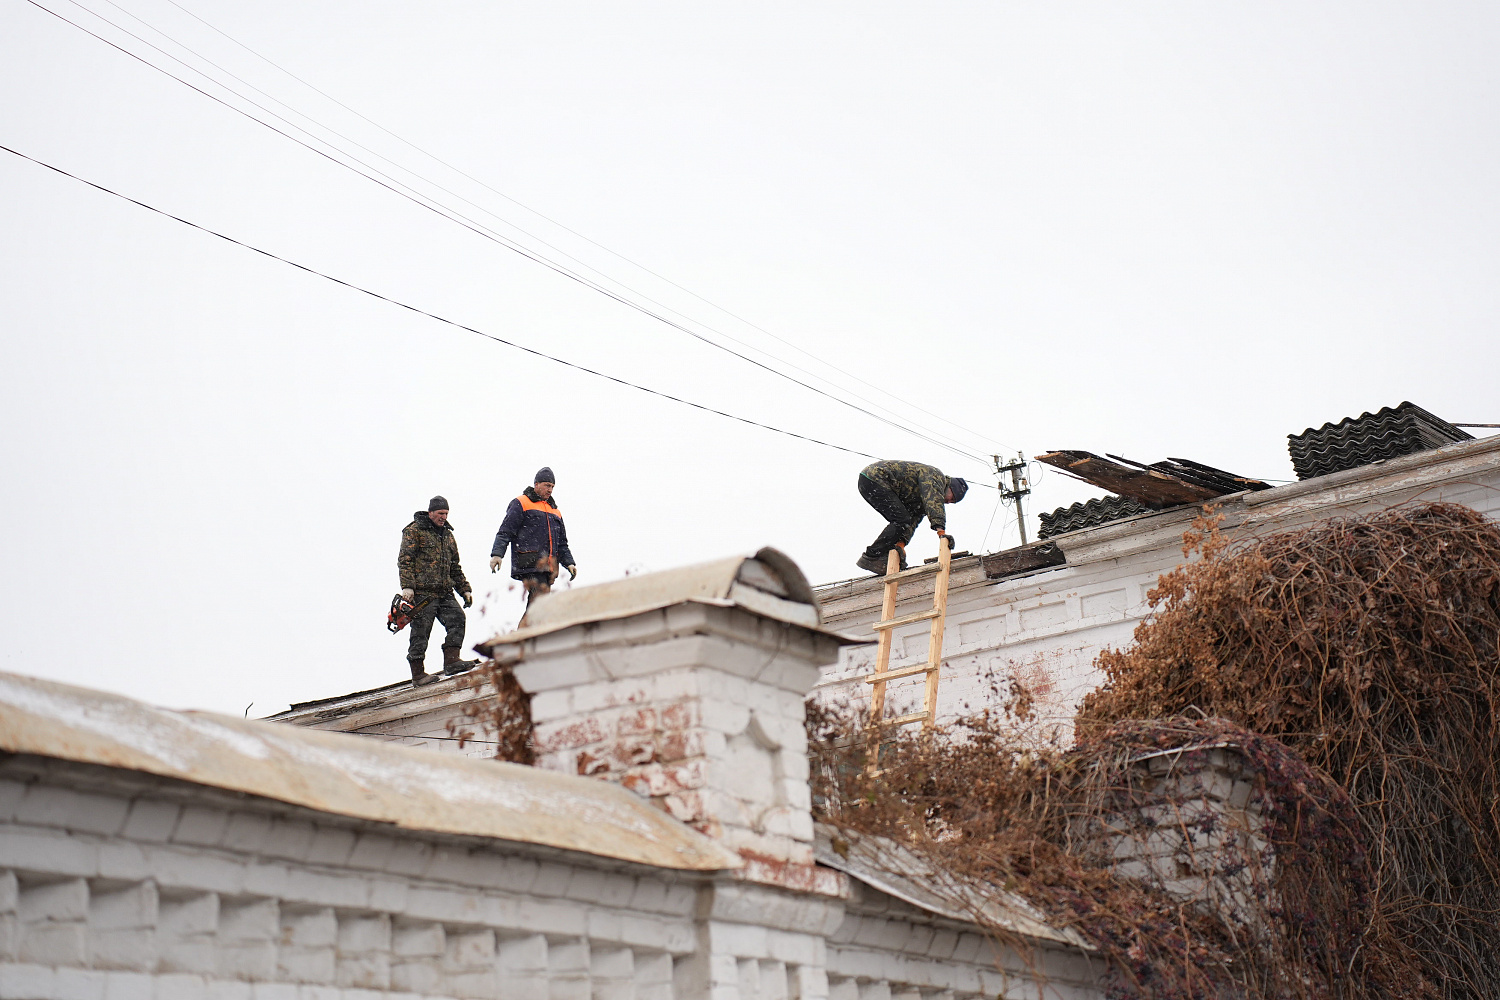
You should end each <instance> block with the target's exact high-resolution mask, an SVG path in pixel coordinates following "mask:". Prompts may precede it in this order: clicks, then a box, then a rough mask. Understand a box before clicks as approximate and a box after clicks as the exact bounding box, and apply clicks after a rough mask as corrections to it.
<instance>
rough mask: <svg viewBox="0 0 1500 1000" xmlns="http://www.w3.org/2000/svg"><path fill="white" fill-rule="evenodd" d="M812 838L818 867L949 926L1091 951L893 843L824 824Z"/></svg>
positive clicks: (1013, 898) (1012, 903)
mask: <svg viewBox="0 0 1500 1000" xmlns="http://www.w3.org/2000/svg"><path fill="white" fill-rule="evenodd" d="M815 832H816V841H815V844H814V853H815V855H816V856H817V859H818V863H819V864H821V865H825V866H827V867H829V868H833V869H836V870H838V871H841V872H843V873H844V874H845V875H848V876H849V877H851V878H855V879H858V880H859V881H861V882H863V883H864V884H865V885H867V886H869V887H870V888H872V889H878V890H879V891H881V892H883V893H885V894H886V895H888V896H895V897H896V898H897V899H899V900H901V901H903V902H906V903H910V904H911V905H912V906H915V907H917V908H918V909H921V910H926V911H927V912H928V913H933V914H936V915H937V916H940V917H947V918H948V919H949V920H961V921H964V922H965V923H971V924H977V923H981V922H984V923H988V924H990V925H991V926H994V927H1003V928H1005V929H1006V930H1009V931H1014V932H1015V933H1018V934H1024V935H1026V936H1027V937H1031V938H1038V939H1041V940H1045V941H1055V942H1057V943H1058V944H1068V945H1072V946H1073V947H1075V948H1080V949H1082V950H1084V951H1094V950H1096V949H1095V948H1094V946H1093V945H1092V944H1090V943H1089V942H1088V940H1087V939H1086V938H1084V936H1083V935H1081V934H1079V933H1078V932H1077V931H1076V930H1074V929H1073V928H1071V927H1054V926H1052V925H1051V924H1049V923H1048V922H1047V918H1046V916H1045V915H1044V914H1043V913H1042V912H1041V911H1040V910H1038V909H1037V908H1036V907H1035V906H1032V905H1031V904H1030V903H1028V902H1027V901H1026V900H1024V899H1022V898H1021V897H1020V896H1018V895H1016V894H1015V893H1013V892H1007V891H1006V890H1004V889H1001V888H999V887H997V886H992V885H986V884H983V883H979V882H975V881H974V880H972V879H966V878H961V877H959V876H956V875H954V874H952V873H951V872H945V871H943V870H942V869H940V868H937V867H935V866H933V865H932V864H931V863H930V862H928V861H927V860H925V859H923V858H921V857H920V856H918V855H917V854H916V853H915V852H914V851H912V850H911V849H910V848H908V847H905V846H903V845H901V844H898V843H896V842H895V841H894V840H890V839H888V838H886V837H876V836H872V835H870V834H861V833H856V832H854V831H852V830H844V829H840V828H838V827H835V826H830V825H828V824H826V823H818V824H816V827H815Z"/></svg>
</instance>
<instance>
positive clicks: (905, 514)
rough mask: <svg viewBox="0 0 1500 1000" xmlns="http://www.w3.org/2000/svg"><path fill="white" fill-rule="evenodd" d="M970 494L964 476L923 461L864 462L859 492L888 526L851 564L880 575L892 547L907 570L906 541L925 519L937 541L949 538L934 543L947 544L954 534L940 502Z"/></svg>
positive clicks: (860, 475) (948, 501)
mask: <svg viewBox="0 0 1500 1000" xmlns="http://www.w3.org/2000/svg"><path fill="white" fill-rule="evenodd" d="M968 492H969V484H968V483H966V482H964V481H963V480H962V479H959V478H958V477H957V476H945V475H943V470H942V469H938V468H935V467H933V466H931V465H923V464H922V463H921V462H901V461H886V462H874V463H872V464H870V465H867V466H865V467H864V468H863V469H862V470H860V473H859V495H860V496H862V497H864V499H865V503H867V504H869V505H870V506H871V507H874V508H875V511H876V513H878V514H879V515H880V516H881V517H883V518H885V520H886V525H885V530H883V531H882V532H881V533H880V535H879V536H878V537H877V538H876V539H875V541H873V542H871V543H870V547H869V548H867V549H865V551H864V554H863V555H861V556H860V557H859V559H858V560H857V561H856V562H855V565H857V566H858V567H859V568H860V569H862V570H866V571H868V572H870V573H874V574H876V575H877V576H884V575H885V570H886V557H887V555H888V554H889V553H890V551H891V549H895V550H896V551H897V552H899V553H900V554H901V568H902V569H905V568H906V543H907V542H909V541H911V536H912V535H913V534H914V533H915V532H916V530H917V525H919V524H921V523H922V518H924V517H925V518H927V523H928V524H930V525H931V526H932V530H933V531H936V532H937V533H938V537H939V538H940V539H942V538H946V539H947V541H946V542H942V541H939V542H938V544H939V545H943V544H946V545H948V546H949V547H950V548H951V547H952V545H953V536H952V535H949V534H948V531H947V528H948V515H947V511H946V510H945V508H944V506H943V505H944V504H950V503H958V502H959V501H960V500H962V499H963V498H964V494H966V493H968Z"/></svg>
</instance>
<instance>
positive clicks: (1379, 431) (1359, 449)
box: [1286, 402, 1474, 479]
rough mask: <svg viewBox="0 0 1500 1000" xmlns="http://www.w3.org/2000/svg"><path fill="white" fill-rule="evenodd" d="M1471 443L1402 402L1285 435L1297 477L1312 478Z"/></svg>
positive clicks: (1460, 431)
mask: <svg viewBox="0 0 1500 1000" xmlns="http://www.w3.org/2000/svg"><path fill="white" fill-rule="evenodd" d="M1473 438H1474V435H1472V434H1470V433H1469V432H1468V431H1466V430H1463V429H1462V428H1460V427H1455V426H1453V425H1452V424H1450V423H1448V421H1446V420H1444V419H1443V418H1441V417H1438V416H1435V415H1434V414H1432V413H1429V412H1428V411H1427V410H1424V409H1422V408H1421V407H1420V406H1418V405H1416V404H1415V403H1412V402H1405V403H1402V404H1401V405H1400V406H1395V407H1391V406H1385V407H1381V409H1379V410H1377V411H1376V412H1375V413H1362V414H1360V415H1359V416H1358V417H1345V418H1344V419H1343V420H1340V421H1339V422H1338V423H1336V424H1324V425H1323V426H1322V427H1318V428H1316V429H1314V428H1312V427H1309V428H1308V429H1307V430H1305V431H1303V432H1302V433H1301V434H1288V435H1287V439H1286V445H1287V451H1289V452H1291V455H1292V468H1293V469H1295V470H1296V471H1297V478H1298V479H1312V478H1314V477H1316V476H1326V475H1328V474H1330V473H1333V472H1343V471H1344V470H1345V469H1357V468H1359V467H1360V466H1361V465H1369V464H1371V463H1373V462H1380V461H1385V460H1387V459H1392V458H1399V457H1400V456H1402V455H1413V454H1416V453H1417V452H1419V451H1427V450H1429V449H1432V448H1441V447H1443V446H1444V445H1449V444H1453V443H1454V442H1457V441H1471V440H1473Z"/></svg>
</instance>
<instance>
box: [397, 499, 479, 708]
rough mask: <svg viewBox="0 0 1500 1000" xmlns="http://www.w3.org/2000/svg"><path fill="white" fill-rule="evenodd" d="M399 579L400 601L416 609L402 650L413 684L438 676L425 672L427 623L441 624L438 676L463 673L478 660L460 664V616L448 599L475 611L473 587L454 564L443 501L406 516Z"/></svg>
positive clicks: (454, 545) (429, 626) (429, 631)
mask: <svg viewBox="0 0 1500 1000" xmlns="http://www.w3.org/2000/svg"><path fill="white" fill-rule="evenodd" d="M396 568H397V570H398V571H399V572H400V574H401V596H402V597H405V598H406V599H407V600H408V601H411V602H412V603H413V604H414V605H417V609H416V611H415V612H413V613H412V616H411V645H410V646H409V647H408V648H407V651H406V660H407V663H408V664H409V665H410V666H411V680H412V684H413V685H419V684H430V683H432V682H433V681H435V680H437V679H438V675H437V674H429V673H427V668H426V660H427V640H428V639H429V638H430V637H431V636H432V621H433V619H434V618H436V619H437V620H438V621H440V622H442V623H443V629H444V631H445V632H446V633H447V634H446V635H444V636H443V673H445V674H456V673H459V672H460V671H463V670H467V669H469V668H470V667H472V666H474V664H475V663H477V662H478V661H477V660H464V659H461V658H460V655H459V654H460V652H461V651H462V649H463V645H464V612H463V608H460V607H459V606H458V602H457V601H455V600H454V599H453V595H454V593H455V592H456V593H459V594H462V595H463V599H464V608H472V607H473V606H474V592H473V588H471V587H470V586H469V581H468V580H467V579H465V577H464V571H463V567H462V566H460V565H459V564H458V541H457V540H456V539H455V538H454V536H453V525H451V524H449V523H448V501H447V500H445V499H443V498H442V497H433V498H432V500H431V501H429V502H428V504H427V509H426V510H419V511H417V512H416V513H414V514H413V515H412V516H411V523H410V524H408V525H407V526H406V527H405V528H403V529H401V551H400V552H399V553H398V554H397V556H396Z"/></svg>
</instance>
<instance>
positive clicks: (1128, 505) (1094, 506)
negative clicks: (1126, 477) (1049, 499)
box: [1037, 496, 1151, 538]
mask: <svg viewBox="0 0 1500 1000" xmlns="http://www.w3.org/2000/svg"><path fill="white" fill-rule="evenodd" d="M1150 512H1151V508H1150V507H1147V506H1146V505H1145V504H1142V503H1137V502H1136V501H1134V500H1131V499H1129V498H1127V497H1117V496H1107V497H1098V498H1096V499H1093V500H1090V501H1088V502H1087V503H1075V504H1073V505H1072V506H1070V507H1059V508H1057V509H1056V510H1054V511H1053V512H1052V513H1050V514H1046V513H1044V514H1038V515H1037V517H1038V519H1039V520H1040V521H1041V522H1042V527H1041V530H1040V531H1038V532H1037V537H1038V538H1051V537H1052V536H1053V535H1061V534H1063V533H1064V532H1068V531H1078V530H1080V529H1082V528H1093V527H1096V526H1098V525H1101V524H1108V523H1109V522H1110V521H1118V520H1120V518H1122V517H1134V516H1135V515H1136V514H1149V513H1150Z"/></svg>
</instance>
